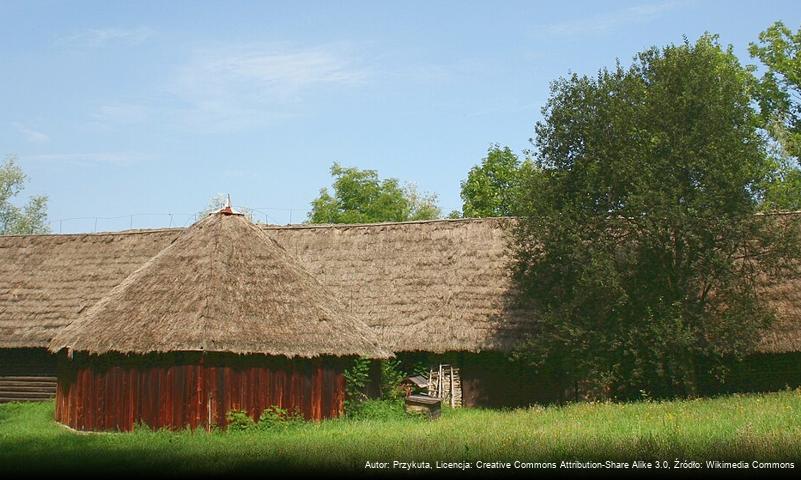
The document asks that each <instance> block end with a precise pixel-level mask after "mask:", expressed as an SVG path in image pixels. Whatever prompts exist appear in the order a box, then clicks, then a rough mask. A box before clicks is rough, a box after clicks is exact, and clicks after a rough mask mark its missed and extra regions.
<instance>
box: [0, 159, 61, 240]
mask: <svg viewBox="0 0 801 480" xmlns="http://www.w3.org/2000/svg"><path fill="white" fill-rule="evenodd" d="M26 181H27V177H26V176H25V173H24V172H23V171H22V168H20V167H19V165H17V162H16V157H14V156H13V155H12V156H9V157H7V158H6V160H5V161H4V162H3V164H2V165H0V235H15V234H16V235H28V234H34V233H48V232H49V231H50V228H49V227H48V225H47V197H45V196H35V197H31V198H30V199H29V200H28V203H26V204H25V205H24V206H22V207H19V206H17V205H15V204H14V202H13V200H14V198H15V197H16V196H17V195H19V194H20V193H22V190H23V189H24V187H25V182H26Z"/></svg>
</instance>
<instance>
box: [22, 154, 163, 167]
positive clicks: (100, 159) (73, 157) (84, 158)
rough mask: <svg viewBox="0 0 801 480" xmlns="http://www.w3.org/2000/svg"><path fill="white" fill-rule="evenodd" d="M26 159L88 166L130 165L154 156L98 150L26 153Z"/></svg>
mask: <svg viewBox="0 0 801 480" xmlns="http://www.w3.org/2000/svg"><path fill="white" fill-rule="evenodd" d="M24 158H25V160H29V161H33V162H53V163H66V164H70V165H75V166H81V167H87V166H96V165H101V164H105V165H113V166H121V167H122V166H128V165H131V164H133V163H136V162H140V161H144V160H148V159H151V158H153V157H152V156H151V155H146V154H141V153H131V152H97V153H47V154H41V155H25V157H24Z"/></svg>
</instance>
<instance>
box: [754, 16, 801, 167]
mask: <svg viewBox="0 0 801 480" xmlns="http://www.w3.org/2000/svg"><path fill="white" fill-rule="evenodd" d="M749 52H750V53H751V56H752V57H755V58H758V59H759V60H760V61H761V62H762V64H763V65H764V67H765V73H764V75H763V76H762V78H761V80H760V82H759V89H758V91H757V94H758V95H757V98H758V101H759V106H760V115H761V120H762V122H763V124H764V125H765V126H766V128H768V130H770V131H771V132H772V133H773V134H774V136H775V137H776V138H777V140H779V141H780V143H781V144H782V145H783V147H784V148H785V150H786V151H787V153H788V154H790V155H791V156H794V157H796V158H799V157H801V28H799V29H798V31H797V32H795V33H793V31H792V30H790V29H789V28H788V27H787V26H785V25H784V23H782V22H776V23H774V24H773V25H771V26H770V27H768V29H767V30H765V31H764V32H762V33H760V34H759V42H758V43H751V44H750V45H749Z"/></svg>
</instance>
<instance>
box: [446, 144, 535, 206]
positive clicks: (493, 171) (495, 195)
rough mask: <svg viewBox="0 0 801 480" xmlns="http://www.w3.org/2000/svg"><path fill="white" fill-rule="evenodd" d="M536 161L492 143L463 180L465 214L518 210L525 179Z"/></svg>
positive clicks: (462, 193) (462, 194)
mask: <svg viewBox="0 0 801 480" xmlns="http://www.w3.org/2000/svg"><path fill="white" fill-rule="evenodd" d="M532 170H533V165H532V163H531V162H530V161H528V160H525V161H521V160H520V159H519V158H518V157H517V155H516V154H515V153H514V152H513V151H512V150H511V149H510V148H509V147H501V146H500V145H498V144H495V145H492V146H490V148H489V150H488V151H487V156H486V157H484V159H483V160H482V161H481V164H480V165H476V166H474V167H473V168H471V169H470V171H469V172H468V174H467V179H466V180H464V181H462V182H461V187H462V191H461V196H462V202H463V204H462V214H463V215H464V216H465V217H504V216H512V215H515V214H516V209H517V206H518V205H519V204H520V201H519V196H520V192H521V187H522V185H523V180H524V179H525V178H526V176H528V175H530V174H531V173H532Z"/></svg>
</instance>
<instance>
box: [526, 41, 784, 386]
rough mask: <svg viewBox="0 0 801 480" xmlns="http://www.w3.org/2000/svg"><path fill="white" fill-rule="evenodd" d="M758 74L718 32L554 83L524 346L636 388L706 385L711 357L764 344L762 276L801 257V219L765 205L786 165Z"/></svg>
mask: <svg viewBox="0 0 801 480" xmlns="http://www.w3.org/2000/svg"><path fill="white" fill-rule="evenodd" d="M753 84H754V82H753V76H752V75H751V73H750V71H749V70H748V69H747V68H744V67H742V66H741V65H740V64H739V62H738V60H737V58H736V56H735V55H734V54H733V53H732V51H731V48H730V47H729V48H728V49H723V48H721V46H720V45H719V44H718V42H717V38H716V37H714V36H710V35H704V36H702V37H701V38H700V39H699V40H698V41H697V42H695V43H690V42H688V41H685V43H683V44H680V45H670V46H667V47H664V48H661V49H660V48H651V49H648V50H646V51H644V52H642V53H640V54H638V55H637V56H636V57H635V59H634V61H633V64H632V65H631V66H630V67H628V68H624V67H623V66H622V65H621V64H620V63H619V62H618V64H617V65H616V66H615V67H614V68H612V69H602V70H600V71H599V72H598V74H597V75H596V76H594V77H590V76H579V75H576V74H573V75H571V76H569V77H566V78H560V79H558V80H557V81H555V82H554V83H553V84H552V86H551V93H550V98H549V99H548V102H547V104H546V106H545V107H544V108H543V120H542V121H540V122H538V123H537V124H536V126H535V138H534V139H533V142H534V145H535V147H536V151H535V162H536V166H537V167H539V168H540V169H541V171H542V175H541V176H536V177H532V180H531V181H529V182H528V184H527V186H526V187H525V188H524V195H523V196H522V197H521V198H522V202H523V203H522V205H521V215H522V216H521V219H520V222H519V226H518V227H517V228H516V230H515V234H514V252H515V258H516V267H515V278H516V279H517V280H518V282H519V284H520V287H521V289H520V291H521V292H522V293H523V297H522V299H523V300H524V301H529V302H532V304H533V305H534V306H536V308H537V311H538V312H539V314H540V317H539V325H538V327H537V331H536V335H533V336H531V337H530V338H528V339H527V341H526V342H525V346H524V348H521V350H520V352H519V355H520V356H521V357H522V358H524V359H526V360H528V361H530V362H531V364H532V365H534V366H536V367H537V368H540V369H542V370H543V371H546V372H554V373H556V372H558V374H559V378H560V379H562V380H567V381H570V382H573V381H586V382H587V384H588V387H587V388H588V389H589V390H592V389H599V390H596V391H602V392H605V393H606V394H608V395H611V396H613V397H618V398H630V397H635V396H637V395H639V394H640V392H641V391H646V392H648V393H649V394H651V395H673V394H689V393H692V391H693V389H694V386H695V378H696V373H697V372H698V369H699V365H698V364H697V363H696V360H697V359H698V358H699V357H703V358H705V359H708V360H710V361H711V363H710V364H711V365H717V366H721V365H723V360H724V359H727V358H737V357H740V356H742V355H745V354H746V353H748V352H750V351H752V350H753V348H754V347H755V344H756V342H757V340H758V338H759V335H758V332H759V331H760V329H762V328H764V327H766V326H767V325H769V323H770V322H771V321H772V318H773V312H772V311H771V310H770V308H769V307H768V306H767V305H766V304H765V302H764V301H763V300H762V298H761V297H760V295H759V293H758V288H759V285H760V282H763V284H764V282H766V281H771V280H773V281H778V279H780V278H784V277H786V276H787V275H793V274H795V272H794V270H793V269H792V266H791V265H793V262H790V261H788V260H789V259H791V258H795V257H797V255H798V253H797V252H798V249H797V245H795V244H796V243H797V241H796V240H795V239H797V238H798V235H797V231H796V233H793V234H788V233H787V232H786V231H785V230H787V229H789V228H796V224H797V222H795V221H793V217H774V216H755V215H754V213H755V212H756V211H757V206H758V202H759V197H760V196H761V195H762V193H763V192H761V190H760V189H761V188H763V186H764V185H765V182H766V179H767V178H769V176H770V174H771V171H772V168H773V166H774V165H773V163H772V161H771V159H770V158H769V156H768V155H767V153H766V145H765V140H764V138H763V137H762V136H761V135H760V133H759V130H758V127H757V125H758V122H757V121H756V118H755V115H756V113H755V112H754V110H753V108H752V106H751V105H752V98H753V97H752V95H753V91H752V89H753ZM777 219H779V221H777Z"/></svg>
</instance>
